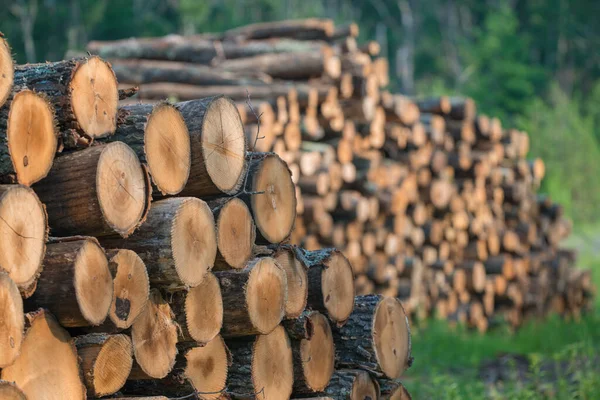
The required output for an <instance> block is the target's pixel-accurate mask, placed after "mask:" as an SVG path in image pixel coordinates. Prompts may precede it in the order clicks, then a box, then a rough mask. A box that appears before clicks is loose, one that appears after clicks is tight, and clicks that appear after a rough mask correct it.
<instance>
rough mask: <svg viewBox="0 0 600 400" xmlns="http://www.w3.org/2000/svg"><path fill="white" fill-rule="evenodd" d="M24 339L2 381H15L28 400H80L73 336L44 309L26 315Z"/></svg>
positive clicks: (83, 394) (82, 395)
mask: <svg viewBox="0 0 600 400" xmlns="http://www.w3.org/2000/svg"><path fill="white" fill-rule="evenodd" d="M25 321H26V328H25V339H24V340H23V344H22V345H21V354H20V355H19V357H17V359H16V360H15V362H14V363H13V364H12V365H11V366H9V367H6V368H3V369H2V371H1V375H2V376H1V379H2V380H5V381H9V382H14V383H15V385H17V386H18V387H19V388H20V389H21V390H22V391H23V393H24V394H25V396H26V398H28V399H65V398H68V399H81V400H84V399H85V398H86V389H85V386H84V384H83V382H82V380H81V375H80V372H79V362H78V357H77V350H76V348H75V345H74V344H73V340H72V339H71V336H70V335H69V334H68V333H67V331H65V330H64V329H63V328H62V327H61V326H60V325H59V324H58V322H57V321H56V320H55V319H54V317H53V316H52V315H51V314H50V313H48V312H47V311H44V310H38V311H36V312H32V313H28V314H26V315H25Z"/></svg>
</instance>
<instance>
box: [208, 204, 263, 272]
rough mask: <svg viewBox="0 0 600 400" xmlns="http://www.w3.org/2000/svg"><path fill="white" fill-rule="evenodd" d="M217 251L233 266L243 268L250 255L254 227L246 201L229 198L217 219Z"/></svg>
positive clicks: (254, 232) (254, 235) (254, 231)
mask: <svg viewBox="0 0 600 400" xmlns="http://www.w3.org/2000/svg"><path fill="white" fill-rule="evenodd" d="M217 236H218V239H217V240H218V247H219V253H221V256H223V259H224V260H225V262H226V263H227V264H228V265H230V266H231V267H233V268H236V269H239V268H244V266H245V265H246V262H247V261H248V259H250V257H251V256H252V250H253V248H254V241H255V239H256V227H255V225H254V220H253V219H252V215H251V214H250V210H249V209H248V206H246V203H244V202H243V201H242V200H240V199H238V198H233V199H231V200H229V201H228V202H227V203H225V205H223V208H221V211H220V213H219V218H218V220H217Z"/></svg>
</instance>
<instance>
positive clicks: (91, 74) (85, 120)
mask: <svg viewBox="0 0 600 400" xmlns="http://www.w3.org/2000/svg"><path fill="white" fill-rule="evenodd" d="M69 87H70V89H71V107H72V109H73V114H74V116H75V119H76V120H77V122H78V123H79V126H80V127H81V129H83V131H84V132H85V133H86V134H87V135H89V136H91V137H94V138H95V137H102V136H107V135H110V134H112V133H114V132H115V129H116V128H117V107H118V103H119V89H118V86H117V78H116V77H115V73H114V72H113V70H112V68H111V67H110V64H108V63H107V62H106V61H104V60H102V59H101V58H100V57H96V56H93V57H90V58H88V59H87V60H84V61H82V62H81V63H80V64H79V65H78V66H77V67H76V69H75V72H73V77H72V78H71V83H70V85H69Z"/></svg>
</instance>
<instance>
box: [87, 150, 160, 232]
mask: <svg viewBox="0 0 600 400" xmlns="http://www.w3.org/2000/svg"><path fill="white" fill-rule="evenodd" d="M146 189H147V188H146V176H145V174H144V170H143V169H142V165H141V164H140V161H139V160H138V158H137V156H136V154H135V153H134V152H133V150H131V148H130V147H129V146H127V145H126V144H125V143H122V142H113V143H109V144H107V145H106V147H105V148H104V150H102V154H101V155H100V159H99V160H98V167H97V171H96V192H97V196H98V203H99V204H100V209H101V210H102V215H103V216H104V218H105V220H106V222H107V224H108V225H109V226H110V227H111V228H112V229H114V230H115V231H116V232H117V233H119V234H120V235H121V236H124V237H126V236H128V235H129V234H131V233H132V232H133V231H134V230H135V229H136V228H137V226H138V225H139V222H140V220H141V219H142V217H143V215H144V212H145V211H146V206H147V204H146V203H147V201H148V199H147V191H146Z"/></svg>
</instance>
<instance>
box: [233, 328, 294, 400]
mask: <svg viewBox="0 0 600 400" xmlns="http://www.w3.org/2000/svg"><path fill="white" fill-rule="evenodd" d="M228 345H229V349H230V350H231V353H232V355H233V364H232V365H231V366H230V367H229V378H228V382H227V391H228V392H229V393H230V394H231V395H232V397H234V398H235V397H242V398H256V397H257V396H261V397H264V398H265V399H289V397H290V395H291V394H292V385H293V381H294V367H293V363H292V349H291V345H290V339H289V337H288V335H287V334H286V332H285V329H284V328H283V327H282V326H278V327H276V328H275V329H274V330H273V331H272V332H271V333H269V334H268V335H259V336H257V337H256V339H255V340H254V341H250V342H248V341H233V342H228Z"/></svg>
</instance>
